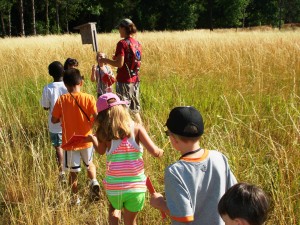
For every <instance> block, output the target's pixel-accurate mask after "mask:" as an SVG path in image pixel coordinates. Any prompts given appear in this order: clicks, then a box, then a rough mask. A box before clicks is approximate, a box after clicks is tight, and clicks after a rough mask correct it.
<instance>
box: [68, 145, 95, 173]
mask: <svg viewBox="0 0 300 225" xmlns="http://www.w3.org/2000/svg"><path fill="white" fill-rule="evenodd" d="M93 154H94V149H93V147H90V148H85V149H82V150H76V151H64V160H63V162H64V163H63V166H64V170H68V171H71V172H79V171H80V170H81V168H80V161H81V159H82V161H83V163H84V164H85V166H86V167H87V168H88V167H89V165H90V163H91V162H92V160H93Z"/></svg>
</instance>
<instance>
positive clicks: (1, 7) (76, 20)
mask: <svg viewBox="0 0 300 225" xmlns="http://www.w3.org/2000/svg"><path fill="white" fill-rule="evenodd" d="M124 17H128V18H131V19H132V20H133V21H134V23H135V24H136V25H137V27H138V29H139V30H189V29H202V28H204V29H211V30H213V29H215V28H232V27H234V28H237V27H249V26H261V25H270V26H273V27H279V28H281V26H282V24H284V23H299V22H300V0H184V1H182V0H98V1H97V0H39V1H35V0H0V19H1V23H0V24H1V30H0V35H1V36H25V35H36V34H39V35H40V34H59V33H69V32H73V31H74V30H73V27H74V26H77V25H80V24H83V23H87V22H97V30H98V31H99V32H110V31H112V30H113V29H115V28H116V25H117V24H118V21H120V19H122V18H124Z"/></svg>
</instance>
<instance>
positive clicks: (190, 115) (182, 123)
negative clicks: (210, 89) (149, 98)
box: [166, 106, 204, 137]
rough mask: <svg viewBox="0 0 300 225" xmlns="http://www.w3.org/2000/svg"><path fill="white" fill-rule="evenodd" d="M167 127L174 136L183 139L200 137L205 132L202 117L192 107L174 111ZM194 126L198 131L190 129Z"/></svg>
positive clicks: (182, 107)
mask: <svg viewBox="0 0 300 225" xmlns="http://www.w3.org/2000/svg"><path fill="white" fill-rule="evenodd" d="M166 126H167V128H168V129H169V131H171V132H172V133H173V134H177V135H180V136H183V137H200V136H201V135H202V134H203V132H204V124H203V119H202V116H201V114H200V112H199V111H198V110H197V109H195V108H194V107H192V106H181V107H175V108H174V109H172V110H171V112H170V114H169V118H168V120H167V123H166ZM192 126H193V127H195V128H196V129H190V128H191V127H192Z"/></svg>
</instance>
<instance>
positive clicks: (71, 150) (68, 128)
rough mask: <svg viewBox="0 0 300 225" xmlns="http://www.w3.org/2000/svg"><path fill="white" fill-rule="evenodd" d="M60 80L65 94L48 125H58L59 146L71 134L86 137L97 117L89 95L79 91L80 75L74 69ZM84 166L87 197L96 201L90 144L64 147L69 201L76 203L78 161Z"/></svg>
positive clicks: (91, 145) (97, 190)
mask: <svg viewBox="0 0 300 225" xmlns="http://www.w3.org/2000/svg"><path fill="white" fill-rule="evenodd" d="M63 81H64V84H65V86H66V87H67V89H68V93H67V94H64V95H62V96H60V97H59V98H58V100H57V101H56V104H55V106H54V108H53V112H52V118H51V121H52V123H59V122H61V125H62V134H63V137H62V143H63V145H64V144H65V143H67V141H68V140H70V138H71V137H72V136H73V135H74V134H75V135H82V136H87V135H89V134H91V133H92V127H93V118H95V117H96V115H97V109H96V102H95V99H94V97H93V96H92V95H89V94H86V93H82V92H81V91H80V89H81V86H82V85H83V80H82V76H81V74H80V71H79V70H77V69H68V70H65V71H64V76H63ZM81 159H82V161H83V162H84V165H85V166H86V167H87V172H88V176H89V178H90V179H91V180H90V194H91V198H92V200H99V197H100V195H99V191H100V186H99V183H98V181H97V179H96V168H95V165H94V163H93V161H92V160H93V144H92V142H86V143H76V144H74V145H73V146H69V147H68V148H64V169H65V170H69V171H70V179H69V181H70V185H71V187H72V193H73V199H72V200H73V202H72V203H74V204H79V202H80V199H79V198H78V196H77V192H78V172H79V171H80V170H81V168H80V161H81Z"/></svg>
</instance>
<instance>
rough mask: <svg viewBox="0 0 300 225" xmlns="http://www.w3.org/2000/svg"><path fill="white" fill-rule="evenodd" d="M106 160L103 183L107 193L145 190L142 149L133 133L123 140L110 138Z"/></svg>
mask: <svg viewBox="0 0 300 225" xmlns="http://www.w3.org/2000/svg"><path fill="white" fill-rule="evenodd" d="M106 161H107V162H106V177H105V179H104V181H103V183H104V187H105V189H106V192H107V194H108V195H120V194H123V193H141V192H146V176H145V174H144V161H143V149H142V148H141V147H140V146H139V145H138V144H137V143H136V142H135V139H134V137H133V135H132V137H130V138H124V139H123V140H112V144H111V148H110V150H109V151H108V152H107V159H106Z"/></svg>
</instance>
